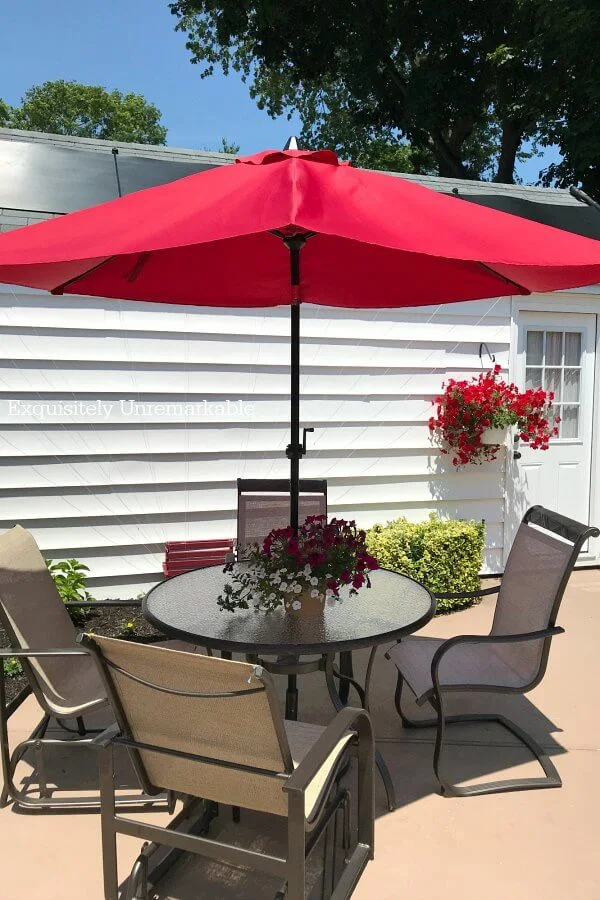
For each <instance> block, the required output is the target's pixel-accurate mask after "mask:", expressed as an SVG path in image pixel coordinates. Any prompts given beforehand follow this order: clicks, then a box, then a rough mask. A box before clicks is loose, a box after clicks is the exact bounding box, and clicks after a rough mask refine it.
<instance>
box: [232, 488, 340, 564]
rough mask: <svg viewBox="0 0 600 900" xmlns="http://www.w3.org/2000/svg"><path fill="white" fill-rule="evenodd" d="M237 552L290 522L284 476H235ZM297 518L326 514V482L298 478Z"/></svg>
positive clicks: (288, 492) (288, 490) (258, 541)
mask: <svg viewBox="0 0 600 900" xmlns="http://www.w3.org/2000/svg"><path fill="white" fill-rule="evenodd" d="M237 493H238V507H237V542H236V546H237V553H238V556H242V557H243V555H244V552H245V551H246V549H247V547H248V546H251V545H252V544H262V542H263V540H264V539H265V538H266V536H267V535H268V533H269V532H270V531H271V530H272V529H273V528H286V527H287V526H288V525H289V524H290V482H289V480H288V479H286V478H238V481H237ZM298 506H299V516H298V521H299V522H300V523H303V522H304V520H305V519H306V518H307V516H326V515H327V481H325V480H324V479H317V478H313V479H304V478H303V479H300V497H299V503H298Z"/></svg>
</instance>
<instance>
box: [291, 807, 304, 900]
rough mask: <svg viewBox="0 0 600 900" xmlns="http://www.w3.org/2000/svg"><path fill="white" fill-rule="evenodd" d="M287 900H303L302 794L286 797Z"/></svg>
mask: <svg viewBox="0 0 600 900" xmlns="http://www.w3.org/2000/svg"><path fill="white" fill-rule="evenodd" d="M287 843H288V846H287V865H288V877H287V894H286V898H287V900H304V893H305V889H306V830H305V823H304V794H295V793H294V794H292V793H290V794H289V795H288V842H287Z"/></svg>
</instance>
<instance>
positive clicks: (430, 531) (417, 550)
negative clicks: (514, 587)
mask: <svg viewBox="0 0 600 900" xmlns="http://www.w3.org/2000/svg"><path fill="white" fill-rule="evenodd" d="M484 538H485V525H484V523H483V522H474V521H470V522H464V521H459V520H456V519H440V518H439V516H437V515H436V514H435V513H431V515H430V516H429V519H428V520H426V521H425V522H416V523H415V522H409V521H407V520H406V519H404V518H400V519H395V520H394V521H392V522H388V523H387V524H386V525H374V526H373V528H371V529H370V530H369V531H368V532H367V547H368V548H369V553H372V554H373V556H374V557H375V558H376V559H377V560H378V562H379V564H380V566H382V567H383V568H386V569H393V570H394V571H396V572H401V573H402V574H403V575H410V577H411V578H415V579H416V580H417V581H420V582H422V583H423V584H425V585H426V586H427V587H428V588H429V589H430V590H431V591H433V593H434V594H437V593H458V592H459V591H477V590H479V588H480V586H481V585H480V580H479V572H480V571H481V567H482V565H483V546H484ZM473 602H474V601H473V600H470V599H463V600H448V599H440V600H438V612H450V611H451V610H455V609H463V608H464V607H466V606H470V605H471V604H472V603H473Z"/></svg>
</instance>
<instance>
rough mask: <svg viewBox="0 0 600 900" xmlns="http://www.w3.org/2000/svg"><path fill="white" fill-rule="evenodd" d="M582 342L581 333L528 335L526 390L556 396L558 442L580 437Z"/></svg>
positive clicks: (554, 412)
mask: <svg viewBox="0 0 600 900" xmlns="http://www.w3.org/2000/svg"><path fill="white" fill-rule="evenodd" d="M581 357H582V340H581V332H580V331H550V330H548V331H541V330H531V331H529V330H528V331H527V348H526V356H525V365H526V369H525V387H526V388H527V389H529V388H539V387H542V388H544V390H546V391H553V392H554V406H553V410H552V412H553V415H555V416H560V419H561V422H560V425H559V433H558V438H556V440H569V439H571V440H573V439H575V438H578V437H579V428H580V403H581V362H582V359H581Z"/></svg>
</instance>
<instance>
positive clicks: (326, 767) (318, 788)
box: [284, 720, 352, 822]
mask: <svg viewBox="0 0 600 900" xmlns="http://www.w3.org/2000/svg"><path fill="white" fill-rule="evenodd" d="M284 726H285V732H286V735H287V739H288V744H289V746H290V752H291V754H292V761H293V763H294V768H295V769H297V768H298V766H299V765H300V763H301V762H302V760H303V759H304V758H305V757H306V755H307V754H308V752H309V751H310V750H312V748H313V747H314V746H315V744H316V743H317V741H318V740H319V738H320V737H321V735H323V734H324V732H325V726H323V725H312V724H311V723H309V722H291V721H289V720H287V721H286V722H284ZM351 739H352V734H351V733H350V732H348V733H347V734H344V735H342V737H341V738H340V739H339V741H338V742H337V744H336V745H335V747H334V748H333V749H332V750H331V752H330V753H329V754H328V756H327V757H326V758H325V759H324V760H323V764H322V766H321V768H320V769H319V771H318V772H317V774H316V775H315V777H314V778H313V780H312V781H311V782H310V784H309V786H308V787H307V789H306V793H305V796H304V815H305V816H306V819H307V821H309V822H312V821H314V819H315V817H316V815H317V814H318V812H319V808H320V806H321V804H322V803H323V800H324V798H325V794H326V792H327V789H328V787H330V785H331V781H332V777H333V776H334V775H335V773H336V770H337V769H338V768H339V764H340V762H341V759H342V755H343V753H344V750H345V749H346V746H347V744H348V742H349V741H350V740H351Z"/></svg>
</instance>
